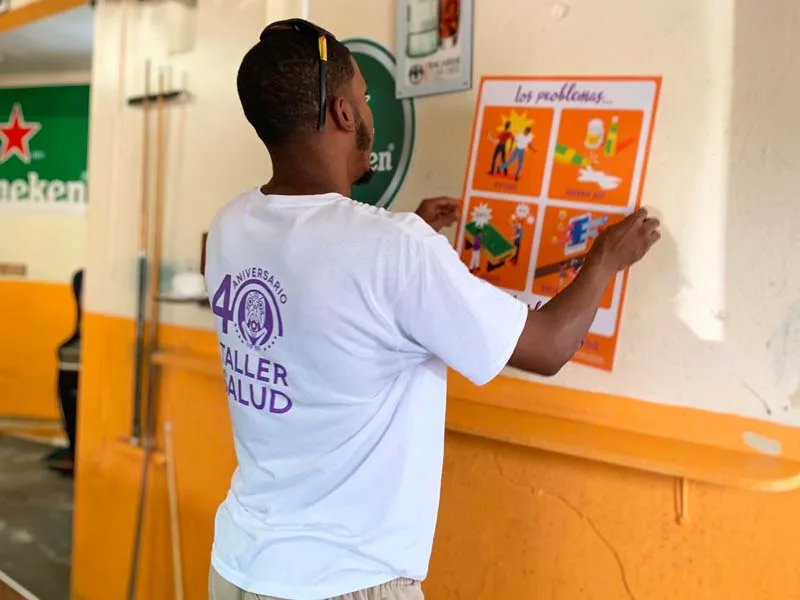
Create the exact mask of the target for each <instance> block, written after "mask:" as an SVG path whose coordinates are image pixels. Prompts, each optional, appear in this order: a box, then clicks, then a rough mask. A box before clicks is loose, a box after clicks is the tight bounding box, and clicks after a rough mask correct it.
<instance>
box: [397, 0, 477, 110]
mask: <svg viewBox="0 0 800 600" xmlns="http://www.w3.org/2000/svg"><path fill="white" fill-rule="evenodd" d="M473 2H474V0H397V74H396V79H397V97H398V98H413V97H416V96H428V95H432V94H445V93H448V92H459V91H463V90H468V89H470V88H471V87H472V23H473V15H474V5H473Z"/></svg>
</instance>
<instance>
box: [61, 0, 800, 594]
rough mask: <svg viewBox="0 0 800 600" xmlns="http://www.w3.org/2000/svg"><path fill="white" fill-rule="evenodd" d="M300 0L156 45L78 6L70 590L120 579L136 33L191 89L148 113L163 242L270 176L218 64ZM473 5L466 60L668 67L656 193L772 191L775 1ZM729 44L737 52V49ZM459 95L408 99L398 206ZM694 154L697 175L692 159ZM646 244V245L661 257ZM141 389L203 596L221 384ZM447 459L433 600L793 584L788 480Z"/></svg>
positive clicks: (433, 174) (163, 538) (533, 457)
mask: <svg viewBox="0 0 800 600" xmlns="http://www.w3.org/2000/svg"><path fill="white" fill-rule="evenodd" d="M302 4H303V3H302V2H300V1H299V0H298V1H297V2H294V1H293V0H264V1H255V2H252V1H241V2H232V3H229V2H224V3H223V2H215V1H211V0H209V1H208V2H201V3H199V10H198V13H197V21H196V26H197V30H196V33H197V47H196V48H195V49H194V50H192V51H191V52H188V53H185V54H181V55H177V56H171V57H170V56H167V52H166V50H165V47H166V45H167V44H165V43H161V42H163V40H159V38H158V36H157V35H154V34H153V33H152V31H153V28H152V27H150V26H151V25H153V24H154V23H158V22H159V19H158V8H157V7H153V6H139V5H138V3H132V2H127V3H117V2H101V3H99V6H98V8H97V11H98V17H97V31H96V48H97V50H96V52H97V53H96V56H95V61H94V64H95V73H94V79H93V97H92V114H93V124H92V125H93V126H92V129H93V131H92V138H91V157H90V173H91V182H90V183H91V185H90V193H91V194H92V196H91V197H92V211H91V213H90V217H89V218H90V222H89V242H88V260H89V272H90V275H89V278H88V282H87V283H88V290H87V292H88V299H87V301H88V308H89V311H90V314H89V315H88V317H87V319H86V325H85V335H86V341H85V344H86V346H85V361H86V362H85V365H84V369H85V370H84V376H83V379H82V389H81V414H80V419H81V420H80V426H79V435H80V443H79V464H78V471H79V475H78V479H77V491H76V494H77V495H76V517H75V528H74V532H75V533H74V557H73V564H74V571H73V600H105V599H107V598H122V597H124V593H125V588H126V584H127V570H128V566H129V558H130V549H131V540H132V534H133V525H134V523H133V521H134V515H135V501H136V494H137V489H138V484H139V472H140V469H141V452H140V451H139V450H138V449H134V448H131V447H130V446H129V445H128V444H127V442H126V436H127V435H128V433H129V422H130V407H131V398H130V395H131V365H132V360H133V359H132V348H133V322H132V320H131V317H132V315H133V306H134V293H133V290H134V260H133V259H134V256H135V249H136V237H135V236H136V224H137V219H136V215H137V206H138V205H137V203H138V199H139V196H140V190H139V160H140V159H139V157H140V151H141V150H140V131H141V114H140V113H137V112H136V111H135V110H132V109H128V108H125V107H124V102H123V100H124V98H125V96H127V95H132V94H134V93H137V92H139V91H141V87H142V84H141V73H142V64H143V59H144V52H145V50H143V49H146V51H147V52H148V55H149V56H150V57H151V58H153V59H154V60H156V62H157V63H159V64H169V65H172V67H173V70H174V76H175V78H176V80H179V81H183V82H185V84H186V85H187V87H188V88H189V89H190V91H191V92H192V94H193V100H192V102H191V103H188V104H186V105H183V106H181V107H180V108H175V109H171V112H170V115H169V121H170V127H169V131H170V138H169V151H168V155H167V157H166V165H167V174H168V186H167V219H168V222H169V223H168V229H167V230H168V231H169V235H168V236H166V240H165V243H166V246H167V247H166V253H167V257H166V260H167V262H170V263H183V262H186V261H191V260H194V259H195V258H196V255H197V254H198V249H199V239H200V233H201V232H202V231H203V229H204V228H205V227H206V226H207V224H208V222H209V220H210V218H211V216H212V214H213V213H214V212H215V211H216V210H217V208H218V207H219V206H221V205H222V204H223V203H224V202H225V201H226V200H227V199H228V198H229V197H230V196H231V195H233V194H235V193H236V192H238V191H239V190H241V189H243V188H246V187H248V186H250V185H255V184H257V183H259V182H261V181H263V180H264V179H266V178H267V177H268V175H269V166H268V161H267V159H266V157H265V155H264V154H263V151H262V150H261V148H260V147H259V144H258V142H257V140H255V138H254V136H253V135H252V134H251V133H250V131H249V129H248V126H247V124H246V123H245V122H244V120H243V119H242V118H241V117H240V116H239V115H240V109H239V106H238V101H237V99H236V95H235V86H234V85H233V82H234V77H235V72H236V68H237V66H238V62H239V60H240V58H241V56H242V55H243V53H244V52H245V51H246V49H247V48H248V47H249V46H250V44H251V43H252V42H253V41H254V40H255V39H256V38H257V35H258V33H259V32H260V29H261V27H262V25H263V24H264V23H266V22H268V21H270V20H272V19H274V18H278V17H283V16H294V15H296V14H298V12H299V10H300V7H301V5H302ZM477 4H478V7H477V14H476V73H475V75H476V77H477V76H479V75H481V74H482V73H491V72H512V71H513V72H530V73H536V74H542V73H563V72H577V73H629V72H648V73H650V72H652V73H659V74H663V75H664V76H665V84H664V98H663V101H662V109H661V115H660V117H659V123H658V126H657V127H658V131H657V135H656V140H655V142H654V148H653V159H652V165H651V169H650V176H649V178H648V188H647V189H648V193H650V194H651V195H652V197H653V198H654V199H656V200H657V201H658V203H659V204H660V205H661V206H662V207H663V209H664V210H665V211H666V212H667V213H669V211H680V210H681V209H682V207H685V206H686V204H687V203H699V202H702V201H703V198H704V194H705V193H706V192H709V190H711V191H712V192H713V191H714V190H713V189H712V188H713V186H714V184H715V183H720V179H721V178H723V173H725V172H727V171H728V170H729V169H730V170H731V171H734V172H735V174H734V175H732V179H731V182H730V183H731V185H732V186H733V187H735V189H736V190H747V191H748V193H752V192H753V191H754V190H757V189H759V185H760V186H764V185H769V186H772V187H771V189H774V190H779V189H785V187H786V185H787V181H786V180H785V179H783V178H782V177H783V176H784V175H785V172H784V171H783V170H780V169H778V170H777V171H776V172H775V173H773V175H775V177H771V178H768V179H764V178H762V177H760V176H759V175H758V173H756V174H755V175H754V174H753V171H752V169H755V168H756V167H755V166H753V165H756V166H758V165H761V166H762V167H763V166H764V165H769V166H770V168H771V167H773V166H775V165H776V164H778V162H780V161H788V163H789V164H792V163H793V162H795V161H796V160H797V159H798V158H800V152H798V150H797V149H796V148H795V149H794V150H792V149H791V148H790V149H789V151H791V152H794V154H792V155H787V154H785V153H782V154H781V156H780V157H777V158H776V157H774V156H772V155H771V154H770V152H771V150H770V148H772V146H769V140H770V139H771V136H780V135H782V133H781V127H783V128H784V129H785V123H784V125H783V126H782V125H781V124H780V119H777V118H776V116H779V115H776V114H774V112H775V111H773V112H772V113H770V110H769V106H772V105H771V104H768V101H769V102H772V100H771V99H772V98H774V96H775V94H766V91H765V90H770V89H780V87H779V86H782V85H784V84H785V79H784V75H783V73H784V70H782V69H780V68H778V66H780V65H783V66H784V67H786V71H785V72H786V73H789V72H790V69H789V67H790V66H791V64H790V61H791V58H790V57H791V55H792V54H791V52H788V50H786V49H784V51H783V52H779V53H775V55H774V56H771V57H766V56H764V55H763V52H765V51H766V50H764V48H768V47H769V44H770V43H772V40H776V42H775V43H777V42H778V41H780V43H781V44H783V45H784V46H788V47H791V48H794V49H798V48H797V44H798V38H797V36H793V35H792V32H793V29H792V27H793V22H792V20H791V18H790V16H789V15H791V14H793V13H792V12H791V11H792V10H793V8H792V7H793V5H792V3H791V2H790V0H779V1H777V2H776V3H775V6H773V9H772V10H764V9H762V8H759V7H758V5H757V4H753V3H750V4H747V3H746V1H745V0H740V1H739V2H736V3H730V2H723V1H722V0H713V1H709V2H702V3H700V2H696V1H695V0H677V1H676V0H653V1H650V2H641V1H640V0H608V1H607V2H604V3H577V2H576V3H572V6H571V12H570V14H569V15H568V19H567V20H566V21H558V20H555V19H552V18H551V17H550V10H551V8H552V4H553V3H552V2H550V1H546V0H503V1H501V2H499V3H489V2H483V1H481V2H478V3H477ZM392 6H393V3H389V2H386V3H384V2H375V1H374V0H337V1H334V0H316V1H314V2H311V17H312V18H313V19H317V20H319V21H320V23H321V24H322V25H325V26H327V27H329V28H331V29H333V30H334V31H336V32H337V33H338V34H339V35H340V36H342V37H347V36H352V35H359V36H365V37H373V38H376V39H378V40H379V41H381V42H383V43H385V44H387V45H389V47H390V48H391V47H392V46H393V43H392V40H393V33H392V27H393V25H392V23H393V14H392ZM734 19H735V27H734V28H733V30H732V31H731V26H732V24H733V20H734ZM723 26H724V27H727V28H728V29H727V31H728V32H729V33H731V35H735V39H736V42H737V44H738V46H737V50H736V57H737V60H736V61H732V60H728V61H727V63H726V61H725V60H724V58H725V56H727V57H728V58H733V53H734V51H733V48H732V46H731V44H732V43H733V40H731V39H728V40H727V42H728V46H725V45H724V44H723V43H722V41H724V40H721V38H720V27H723ZM724 27H723V28H724ZM143 30H147V31H149V32H150V33H148V34H147V35H150V36H151V38H149V39H148V40H147V41H146V42H143V41H142V39H141V38H140V37H137V34H138V33H141V34H143V35H144V32H143ZM724 37H725V36H724V35H723V36H722V38H724ZM792 44H794V46H792ZM123 45H124V47H123ZM720 54H722V56H720ZM740 55H741V56H740ZM748 55H752V56H754V57H756V58H758V60H752V61H748V60H747V56H748ZM742 57H743V60H739V59H740V58H742ZM725 64H727V67H726V68H723V67H722V65H725ZM765 64H770V65H771V66H772V67H771V70H765V68H764V65H765ZM768 99H769V100H768ZM775 106H777V107H778V108H779V109H780V111H781V112H780V113H779V114H780V115H783V116H784V117H786V118H788V117H790V116H791V115H792V114H793V113H792V111H791V110H787V106H788V105H786V104H785V103H784V102H783V101H781V102H780V103H776V105H775ZM473 107H474V95H473V94H471V93H467V94H456V95H450V96H441V97H435V98H430V99H425V100H421V101H419V103H418V105H417V111H418V113H417V114H418V136H417V140H418V141H417V149H416V154H415V157H414V158H413V161H412V166H411V170H410V172H409V178H408V180H407V182H406V185H405V186H404V188H403V190H402V191H401V195H400V198H399V200H398V203H397V205H396V206H397V208H399V209H408V208H411V207H413V206H414V204H415V203H416V201H417V199H418V198H420V197H421V196H424V195H431V194H440V193H458V191H459V190H460V188H461V181H462V176H463V169H464V164H465V161H466V155H467V146H468V137H469V133H468V132H469V125H468V124H469V123H470V122H471V116H472V110H473ZM725 107H727V109H726V110H728V109H729V110H730V111H731V114H732V115H733V117H732V121H731V123H733V124H734V131H733V133H734V134H735V140H736V144H737V145H736V146H735V149H736V152H734V153H733V155H734V158H737V159H739V158H746V159H747V161H746V164H747V165H749V166H748V167H747V168H745V167H743V166H740V165H733V163H730V164H728V163H725V164H723V165H720V164H718V162H715V161H719V160H723V161H728V160H729V159H728V158H727V153H724V155H723V156H722V159H720V156H719V155H716V154H714V153H713V150H714V147H711V146H708V145H707V144H709V143H712V142H713V143H715V144H717V146H715V147H716V148H717V149H719V148H720V144H723V145H724V135H723V134H725V135H727V133H726V132H727V131H728V130H727V129H726V127H728V126H730V125H731V123H727V122H722V121H720V118H721V117H720V114H722V113H720V112H719V110H718V109H720V110H721V109H723V108H725ZM723 112H724V111H723ZM725 114H727V113H725ZM737 115H742V116H745V117H747V118H748V121H747V123H740V122H739V121H737V120H736V116H737ZM786 122H788V121H786ZM748 123H749V124H748ZM781 139H783V138H781ZM708 140H712V142H709V141H708ZM715 140H716V141H715ZM745 142H749V144H750V145H748V143H745ZM781 148H783V147H782V146H781ZM759 157H761V158H759ZM778 158H780V161H779V160H778ZM757 159H758V160H757ZM731 160H733V159H731ZM759 160H761V162H759ZM776 161H778V162H776ZM698 165H699V166H698ZM734 166H735V168H734ZM704 167H708V168H707V169H705V171H704V170H703V168H704ZM723 167H724V168H723ZM709 169H710V172H711V174H712V175H711V176H709V177H705V176H704V173H705V174H706V175H707V174H708V172H709ZM776 169H777V167H776ZM774 186H779V187H777V188H776V187H774ZM735 193H740V192H738V191H736V192H735ZM673 201H674V202H673ZM654 260H655V263H654V264H655V265H656V267H657V266H658V260H659V259H658V258H656V259H654ZM630 294H631V304H630V306H632V307H636V306H637V302H639V303H640V304H643V303H645V301H646V299H647V290H645V289H642V288H640V287H639V288H637V287H636V286H635V285H634V286H632V289H631V291H630ZM637 297H638V300H636V298H637ZM634 312H635V311H634ZM163 317H164V320H165V321H166V322H167V323H169V325H165V326H164V327H163V328H162V330H161V333H162V343H163V344H164V345H165V346H167V347H170V348H174V349H176V350H179V351H181V352H186V351H193V352H198V353H203V354H205V355H207V356H213V354H214V353H215V352H216V345H215V343H214V339H213V335H212V334H211V333H210V332H209V331H208V329H209V328H210V324H211V320H210V316H209V314H208V312H206V311H203V310H202V309H195V308H190V307H182V308H170V309H166V310H164V311H163ZM635 375H636V374H635V373H632V374H631V377H632V378H634V377H635ZM553 393H557V392H555V391H554V392H553ZM158 398H159V400H160V405H159V406H160V411H159V412H160V419H161V421H163V419H164V418H170V419H171V420H172V422H173V424H174V430H175V442H176V456H175V459H176V469H177V478H178V488H179V499H180V523H181V526H182V527H181V529H182V534H183V540H182V549H183V556H184V570H185V577H186V586H187V592H186V597H187V598H190V599H195V598H203V597H204V595H203V594H204V591H205V580H206V572H207V568H208V557H209V552H210V543H211V539H212V527H213V513H214V510H215V507H216V506H217V504H218V502H219V501H220V500H221V499H222V497H223V495H224V493H225V491H226V488H227V484H228V479H229V476H230V473H231V471H232V469H233V466H234V456H233V452H232V444H231V437H230V424H229V420H228V417H227V412H226V411H227V408H226V399H225V395H224V390H223V386H222V382H221V381H220V380H217V379H215V378H213V377H209V376H204V375H200V374H198V373H195V372H192V371H186V370H181V369H177V368H169V369H164V370H163V371H162V372H161V375H160V380H159V386H158ZM445 461H446V464H445V472H444V481H443V497H442V509H441V513H440V520H439V526H438V531H437V539H436V544H435V548H434V556H433V563H432V572H431V576H430V579H429V581H428V582H427V583H426V586H425V588H426V593H427V596H428V597H429V598H432V599H433V600H458V599H469V600H473V599H475V600H498V599H503V598H537V599H538V598H557V599H558V600H586V599H589V600H593V599H596V600H631V599H633V600H645V599H646V600H661V599H664V600H667V599H670V600H672V599H674V598H691V599H698V600H717V599H726V600H727V599H730V598H752V599H754V600H772V599H784V598H786V599H789V598H792V597H793V596H792V595H793V594H796V591H797V590H798V589H800V561H798V560H797V558H796V552H794V551H793V549H795V548H798V547H800V519H799V518H798V516H797V510H796V507H797V503H798V500H800V495H798V494H797V493H792V494H785V495H762V494H753V493H744V492H739V491H734V490H729V489H722V488H715V487H711V486H705V485H699V484H694V485H692V486H691V492H690V496H689V515H690V521H689V523H688V524H685V525H683V526H679V525H677V524H676V523H675V511H674V499H673V482H672V481H671V480H669V479H667V478H662V477H657V476H652V475H647V474H643V473H638V472H632V471H627V470H623V469H617V468H612V467H608V466H602V465H599V464H595V463H590V462H585V461H579V460H573V459H567V458H563V457H559V456H556V455H551V454H546V453H542V452H536V451H532V450H529V449H524V448H519V447H515V446H511V445H504V444H499V443H495V442H489V441H486V440H482V439H479V438H475V437H467V436H463V435H458V434H452V433H449V434H448V436H447V442H446V458H445ZM163 476H164V470H163V464H162V463H161V462H159V461H156V466H155V468H154V471H153V479H152V483H153V488H152V493H151V495H150V497H149V505H148V506H149V510H148V518H147V520H146V528H145V533H146V535H145V542H144V552H145V556H144V559H143V564H142V577H141V582H142V583H141V586H140V594H139V597H140V598H141V599H143V600H144V599H146V600H161V599H166V598H168V597H170V593H171V592H170V591H171V571H170V560H169V557H170V537H169V526H168V525H169V522H168V511H167V499H166V491H165V488H164V478H163Z"/></svg>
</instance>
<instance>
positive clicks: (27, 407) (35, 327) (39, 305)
mask: <svg viewBox="0 0 800 600" xmlns="http://www.w3.org/2000/svg"><path fill="white" fill-rule="evenodd" d="M75 313H76V309H75V302H74V300H73V296H72V287H71V286H70V285H69V284H57V283H41V282H31V281H19V280H9V281H0V415H2V416H13V417H35V418H45V419H60V418H61V417H60V415H61V412H60V409H59V405H58V396H57V392H56V383H57V370H58V360H57V357H56V351H57V349H58V346H59V345H60V344H61V343H62V342H64V341H66V340H67V338H69V336H70V335H72V332H73V330H74V328H75Z"/></svg>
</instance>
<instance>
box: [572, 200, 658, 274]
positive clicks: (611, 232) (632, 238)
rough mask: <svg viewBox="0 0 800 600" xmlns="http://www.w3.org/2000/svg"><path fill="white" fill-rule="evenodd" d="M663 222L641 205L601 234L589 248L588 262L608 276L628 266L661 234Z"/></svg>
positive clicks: (642, 255) (643, 253)
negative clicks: (660, 228) (649, 215)
mask: <svg viewBox="0 0 800 600" xmlns="http://www.w3.org/2000/svg"><path fill="white" fill-rule="evenodd" d="M660 225H661V224H660V223H659V221H658V219H654V218H650V217H648V215H647V210H646V209H644V208H640V209H639V210H638V211H636V212H635V213H633V214H632V215H630V216H628V217H627V218H626V219H625V220H624V221H622V222H620V223H617V224H616V225H612V226H611V227H609V228H608V229H606V230H605V231H604V232H603V233H602V234H600V236H599V237H598V238H597V241H596V242H595V243H594V245H593V246H592V250H591V251H590V252H589V256H588V257H587V264H591V265H593V266H596V267H598V268H600V269H601V271H602V272H603V274H604V275H605V276H607V277H608V276H611V275H614V274H615V273H616V272H617V271H622V270H623V269H627V268H628V267H630V266H631V265H633V264H635V263H637V262H639V261H640V260H641V259H642V258H643V257H644V255H645V254H647V252H648V251H649V250H650V248H651V247H652V246H653V244H655V243H656V242H657V241H658V240H659V239H660V238H661V232H660V231H659V227H660Z"/></svg>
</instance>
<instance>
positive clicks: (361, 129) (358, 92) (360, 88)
mask: <svg viewBox="0 0 800 600" xmlns="http://www.w3.org/2000/svg"><path fill="white" fill-rule="evenodd" d="M350 60H351V61H353V69H354V70H355V77H353V100H354V104H353V110H354V113H355V116H354V118H355V125H356V139H355V153H356V157H355V163H356V164H357V165H358V167H359V170H360V171H361V174H360V175H359V176H358V177H357V178H356V180H355V181H354V182H353V184H354V185H359V184H363V183H368V182H369V180H370V179H372V169H371V168H370V166H369V158H370V155H371V153H372V143H373V141H374V139H375V122H374V120H373V116H372V109H370V107H369V102H368V101H367V82H366V81H364V76H363V75H362V74H361V70H360V69H359V68H358V64H356V61H355V59H353V57H350Z"/></svg>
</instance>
